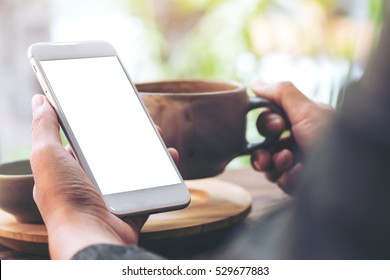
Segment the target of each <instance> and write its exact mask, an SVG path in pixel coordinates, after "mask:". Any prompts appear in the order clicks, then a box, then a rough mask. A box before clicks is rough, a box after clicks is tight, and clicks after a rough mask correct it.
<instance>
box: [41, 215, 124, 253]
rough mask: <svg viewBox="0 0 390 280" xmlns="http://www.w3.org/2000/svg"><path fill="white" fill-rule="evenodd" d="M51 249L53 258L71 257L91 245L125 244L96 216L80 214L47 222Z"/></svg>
mask: <svg viewBox="0 0 390 280" xmlns="http://www.w3.org/2000/svg"><path fill="white" fill-rule="evenodd" d="M46 226H47V231H48V236H49V251H50V256H51V258H52V259H70V258H72V257H73V255H75V254H76V253H77V252H79V251H80V250H82V249H83V248H86V247H88V246H90V245H95V244H115V245H123V244H124V242H123V241H122V239H121V238H120V237H119V236H118V235H117V234H116V233H115V232H114V231H113V230H112V229H111V228H110V227H109V226H108V225H107V224H106V223H105V222H104V221H100V220H99V219H97V218H96V217H93V216H92V217H91V216H83V215H79V216H77V217H72V216H68V217H63V219H61V220H60V219H55V220H54V221H53V220H52V222H51V223H47V225H46Z"/></svg>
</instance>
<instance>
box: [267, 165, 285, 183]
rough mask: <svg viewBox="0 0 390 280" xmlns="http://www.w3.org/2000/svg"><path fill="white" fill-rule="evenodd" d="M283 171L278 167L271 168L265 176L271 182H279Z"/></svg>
mask: <svg viewBox="0 0 390 280" xmlns="http://www.w3.org/2000/svg"><path fill="white" fill-rule="evenodd" d="M282 174H283V173H282V172H280V171H279V170H277V169H275V168H274V169H271V170H269V171H268V172H266V173H265V177H266V178H267V179H268V180H269V181H271V182H274V183H275V182H277V181H278V180H279V178H280V176H282Z"/></svg>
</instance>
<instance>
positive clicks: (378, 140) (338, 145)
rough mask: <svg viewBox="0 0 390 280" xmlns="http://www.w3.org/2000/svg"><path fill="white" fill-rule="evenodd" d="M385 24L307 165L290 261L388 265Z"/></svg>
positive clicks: (388, 53)
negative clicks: (364, 67)
mask: <svg viewBox="0 0 390 280" xmlns="http://www.w3.org/2000/svg"><path fill="white" fill-rule="evenodd" d="M389 27H390V25H387V26H386V27H385V28H384V30H383V32H382V38H381V41H380V43H379V47H378V50H377V51H376V53H375V56H374V57H373V59H372V60H371V63H370V65H369V67H368V68H367V70H366V73H365V75H364V77H363V78H362V80H361V81H359V82H358V83H356V84H355V85H353V86H351V87H350V88H349V90H348V91H347V93H346V99H345V101H344V105H343V108H342V111H341V113H340V116H339V117H338V119H337V121H336V122H335V123H334V124H333V126H332V127H331V129H330V131H329V132H328V133H327V134H326V136H325V137H324V138H323V139H321V141H320V142H321V143H319V145H318V149H317V150H316V151H315V152H314V154H313V155H312V157H311V158H310V159H308V161H307V162H306V163H305V164H306V165H305V166H306V169H305V172H304V176H303V177H302V178H301V181H300V184H299V187H300V189H299V191H298V194H297V198H296V201H295V210H294V215H293V217H294V218H293V219H292V221H291V222H292V224H291V227H292V232H290V238H291V248H290V251H289V257H291V258H298V259H390V28H389Z"/></svg>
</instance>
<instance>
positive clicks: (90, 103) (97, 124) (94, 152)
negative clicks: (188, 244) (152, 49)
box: [28, 41, 190, 216]
mask: <svg viewBox="0 0 390 280" xmlns="http://www.w3.org/2000/svg"><path fill="white" fill-rule="evenodd" d="M28 57H29V60H30V62H31V65H32V67H33V70H34V72H35V74H36V76H37V78H38V80H39V82H40V84H41V86H42V89H43V91H44V93H45V95H46V96H47V98H48V100H49V101H50V103H51V105H52V106H53V108H54V110H55V111H56V113H57V115H58V119H59V121H60V124H61V127H62V129H63V131H64V133H65V135H66V137H67V138H68V141H69V143H70V145H71V146H72V148H73V151H74V153H75V156H76V157H77V160H78V161H79V163H80V165H81V166H82V168H83V169H84V170H85V172H86V173H87V174H88V175H89V177H90V178H91V180H92V181H93V183H94V184H95V186H96V187H97V189H98V190H99V191H100V193H101V194H102V196H103V199H104V201H105V203H106V205H107V207H108V208H109V210H110V211H111V212H112V213H114V214H116V215H118V216H125V215H137V214H145V213H156V212H163V211H169V210H175V209H180V208H184V207H186V206H187V205H188V204H189V202H190V195H189V191H188V189H187V187H186V186H185V184H184V182H183V179H182V177H181V175H180V173H179V172H178V170H177V168H176V165H175V163H174V162H173V160H172V158H171V156H170V154H169V152H168V150H167V148H166V146H165V144H164V142H163V141H162V139H161V137H160V135H159V134H158V132H157V130H156V128H155V127H154V124H153V122H152V121H151V118H150V116H149V114H148V113H147V110H145V107H144V105H143V103H142V101H141V99H140V97H139V96H138V93H137V90H136V88H135V87H134V85H133V84H132V82H131V80H130V77H129V75H128V73H127V72H126V70H125V68H124V66H123V64H122V62H121V60H120V59H119V57H118V54H117V52H116V51H115V49H114V48H113V47H112V46H111V45H110V44H109V43H107V42H103V41H87V42H68V43H36V44H33V45H31V46H30V48H29V50H28ZM53 164H55V163H53Z"/></svg>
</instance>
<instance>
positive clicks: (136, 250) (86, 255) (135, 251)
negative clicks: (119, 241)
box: [72, 244, 163, 260]
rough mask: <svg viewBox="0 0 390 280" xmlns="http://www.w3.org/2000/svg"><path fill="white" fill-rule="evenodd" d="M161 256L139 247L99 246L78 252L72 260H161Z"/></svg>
mask: <svg viewBox="0 0 390 280" xmlns="http://www.w3.org/2000/svg"><path fill="white" fill-rule="evenodd" d="M160 259H163V258H162V257H161V256H159V255H156V254H153V253H150V252H148V251H146V250H145V249H143V248H140V247H137V246H130V245H127V246H121V245H110V244H97V245H92V246H88V247H86V248H84V249H82V250H80V251H79V252H77V253H76V254H75V255H74V256H73V258H72V260H160Z"/></svg>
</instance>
